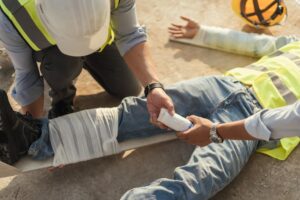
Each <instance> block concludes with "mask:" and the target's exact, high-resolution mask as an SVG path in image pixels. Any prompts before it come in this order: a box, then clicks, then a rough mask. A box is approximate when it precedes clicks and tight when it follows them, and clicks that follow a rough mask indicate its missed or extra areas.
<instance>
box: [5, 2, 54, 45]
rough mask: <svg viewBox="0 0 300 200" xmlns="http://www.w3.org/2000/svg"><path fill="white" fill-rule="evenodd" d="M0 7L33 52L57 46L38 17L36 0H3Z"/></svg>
mask: <svg viewBox="0 0 300 200" xmlns="http://www.w3.org/2000/svg"><path fill="white" fill-rule="evenodd" d="M0 6H1V8H2V10H3V12H4V13H5V14H6V16H7V17H8V18H9V19H10V20H11V22H12V23H13V24H14V26H15V28H16V29H17V30H18V32H19V33H20V35H21V36H22V37H23V38H24V40H25V41H26V42H27V43H28V45H29V46H30V47H31V48H32V49H33V50H35V51H39V50H41V49H44V48H47V47H49V46H52V45H54V44H55V42H54V40H53V39H52V38H51V37H50V35H49V34H48V33H47V31H46V29H45V27H44V26H43V25H42V22H41V21H40V20H39V18H38V17H37V13H36V10H35V1H34V0H27V1H21V0H20V1H18V0H1V1H0Z"/></svg>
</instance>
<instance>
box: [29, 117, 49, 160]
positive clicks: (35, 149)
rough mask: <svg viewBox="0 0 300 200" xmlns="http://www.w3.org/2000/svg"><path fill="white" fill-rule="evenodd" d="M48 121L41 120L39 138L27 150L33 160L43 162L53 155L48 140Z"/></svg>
mask: <svg viewBox="0 0 300 200" xmlns="http://www.w3.org/2000/svg"><path fill="white" fill-rule="evenodd" d="M48 125H49V121H48V119H41V120H40V126H41V136H40V138H39V139H37V140H36V141H34V142H33V143H32V144H31V145H30V147H29V150H28V155H30V156H31V157H32V159H34V160H45V159H47V158H50V157H52V156H53V155H54V152H53V149H52V146H51V142H50V138H49V126H48Z"/></svg>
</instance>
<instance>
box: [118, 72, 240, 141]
mask: <svg viewBox="0 0 300 200" xmlns="http://www.w3.org/2000/svg"><path fill="white" fill-rule="evenodd" d="M242 88H244V86H243V85H241V84H240V83H239V82H238V81H236V80H235V79H233V78H231V77H225V76H218V77H215V76H211V77H199V78H195V79H192V80H188V81H183V82H179V83H176V84H174V85H172V86H170V87H168V88H167V89H166V92H167V94H168V95H169V96H170V97H171V98H172V100H173V102H174V105H175V111H176V113H178V114H180V115H182V116H184V117H185V116H188V115H197V116H202V117H208V116H209V114H210V113H211V112H212V110H213V109H214V108H215V107H216V105H217V104H218V103H219V102H221V101H223V100H224V98H226V97H227V96H228V95H230V94H231V93H232V91H237V90H240V89H242ZM146 104H147V103H146V99H145V98H138V97H128V98H125V99H124V100H123V101H122V103H121V105H120V106H119V134H118V138H117V139H118V141H119V142H122V141H124V140H128V139H133V138H141V137H149V136H153V135H156V134H165V133H166V130H162V129H159V128H157V127H155V126H153V125H152V124H151V123H150V122H149V119H150V117H149V113H148V110H147V105H146Z"/></svg>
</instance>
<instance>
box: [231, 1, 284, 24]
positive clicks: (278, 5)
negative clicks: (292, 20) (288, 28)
mask: <svg viewBox="0 0 300 200" xmlns="http://www.w3.org/2000/svg"><path fill="white" fill-rule="evenodd" d="M232 9H233V11H234V12H235V13H236V14H237V15H238V16H240V17H241V18H242V19H244V21H245V22H246V23H248V24H249V25H251V26H254V27H256V28H264V27H269V26H274V25H279V24H280V23H282V22H283V21H284V20H285V19H286V17H287V8H286V5H285V4H284V2H283V0H232Z"/></svg>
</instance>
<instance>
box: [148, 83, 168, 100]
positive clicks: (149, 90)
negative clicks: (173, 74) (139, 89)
mask: <svg viewBox="0 0 300 200" xmlns="http://www.w3.org/2000/svg"><path fill="white" fill-rule="evenodd" d="M155 88H161V89H163V90H165V88H164V85H163V84H161V83H150V84H149V85H147V86H146V87H145V90H144V94H145V97H147V96H148V94H149V93H150V92H151V91H152V90H153V89H155Z"/></svg>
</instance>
